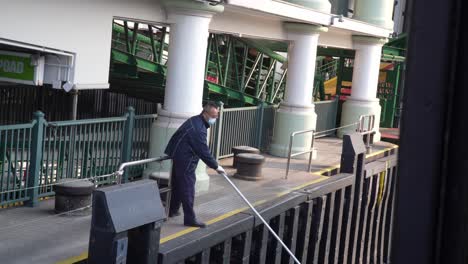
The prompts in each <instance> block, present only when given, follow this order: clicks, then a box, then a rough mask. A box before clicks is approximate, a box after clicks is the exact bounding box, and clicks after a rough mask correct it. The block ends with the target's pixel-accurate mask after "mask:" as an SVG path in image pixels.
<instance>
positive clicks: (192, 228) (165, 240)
mask: <svg viewBox="0 0 468 264" xmlns="http://www.w3.org/2000/svg"><path fill="white" fill-rule="evenodd" d="M197 229H199V228H198V227H189V228H186V229H184V230H182V231H179V232H177V233H174V234H172V235H169V236H167V237H163V238H161V239H160V240H159V243H160V244H163V243H166V242H167V241H169V240H172V239H174V238H177V237H180V236H183V235H186V234H188V233H191V232H193V231H195V230H197Z"/></svg>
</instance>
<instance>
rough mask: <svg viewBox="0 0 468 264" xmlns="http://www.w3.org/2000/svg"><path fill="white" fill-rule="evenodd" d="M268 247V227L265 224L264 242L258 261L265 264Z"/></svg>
mask: <svg viewBox="0 0 468 264" xmlns="http://www.w3.org/2000/svg"><path fill="white" fill-rule="evenodd" d="M267 247H268V228H267V227H266V226H265V225H263V230H262V242H261V245H260V259H259V262H258V263H260V264H263V263H265V262H266V257H267Z"/></svg>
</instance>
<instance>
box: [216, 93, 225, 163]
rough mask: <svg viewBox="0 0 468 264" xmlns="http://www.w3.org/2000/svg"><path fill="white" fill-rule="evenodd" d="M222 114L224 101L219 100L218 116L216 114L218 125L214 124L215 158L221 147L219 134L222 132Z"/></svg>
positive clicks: (217, 158)
mask: <svg viewBox="0 0 468 264" xmlns="http://www.w3.org/2000/svg"><path fill="white" fill-rule="evenodd" d="M223 115H224V103H223V102H219V116H218V125H217V126H216V136H215V138H214V140H215V158H216V160H219V152H220V148H221V134H222V132H223Z"/></svg>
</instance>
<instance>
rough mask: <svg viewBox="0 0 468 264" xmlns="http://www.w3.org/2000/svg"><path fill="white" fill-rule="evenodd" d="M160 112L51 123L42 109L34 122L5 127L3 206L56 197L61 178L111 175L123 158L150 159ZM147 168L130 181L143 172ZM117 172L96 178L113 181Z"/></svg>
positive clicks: (0, 168)
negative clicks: (57, 185) (112, 174)
mask: <svg viewBox="0 0 468 264" xmlns="http://www.w3.org/2000/svg"><path fill="white" fill-rule="evenodd" d="M156 118H157V116H156V115H141V116H135V113H134V109H133V108H131V107H130V108H128V110H127V113H126V114H125V115H124V116H122V117H112V118H99V119H88V120H76V121H60V122H47V121H46V120H45V119H44V115H43V114H42V113H41V112H36V113H35V114H34V119H33V121H32V122H31V123H29V124H21V125H9V126H0V176H1V177H0V205H7V204H11V203H16V202H23V201H24V202H26V203H27V204H29V205H31V206H35V205H37V202H38V199H39V198H40V197H45V196H50V195H53V194H54V192H53V188H52V187H53V185H54V184H55V183H56V182H57V181H58V180H60V179H65V178H73V179H84V178H91V177H95V176H100V175H106V174H111V173H112V172H114V171H115V169H116V168H117V167H118V165H119V164H120V163H121V162H125V161H130V160H138V159H144V158H147V157H148V148H149V139H150V130H151V125H152V123H153V122H154V121H155V120H156ZM143 169H144V168H143V167H134V168H132V169H131V170H129V171H128V174H127V175H125V179H124V180H133V179H135V178H137V177H140V176H141V172H142V171H143ZM114 180H115V179H114V177H113V176H109V177H103V178H99V179H98V180H96V184H98V185H103V184H110V183H112V182H113V181H114Z"/></svg>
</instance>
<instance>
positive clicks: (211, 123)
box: [208, 118, 216, 126]
mask: <svg viewBox="0 0 468 264" xmlns="http://www.w3.org/2000/svg"><path fill="white" fill-rule="evenodd" d="M215 123H216V118H210V119H208V124H210V126H212V125H214V124H215Z"/></svg>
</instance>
